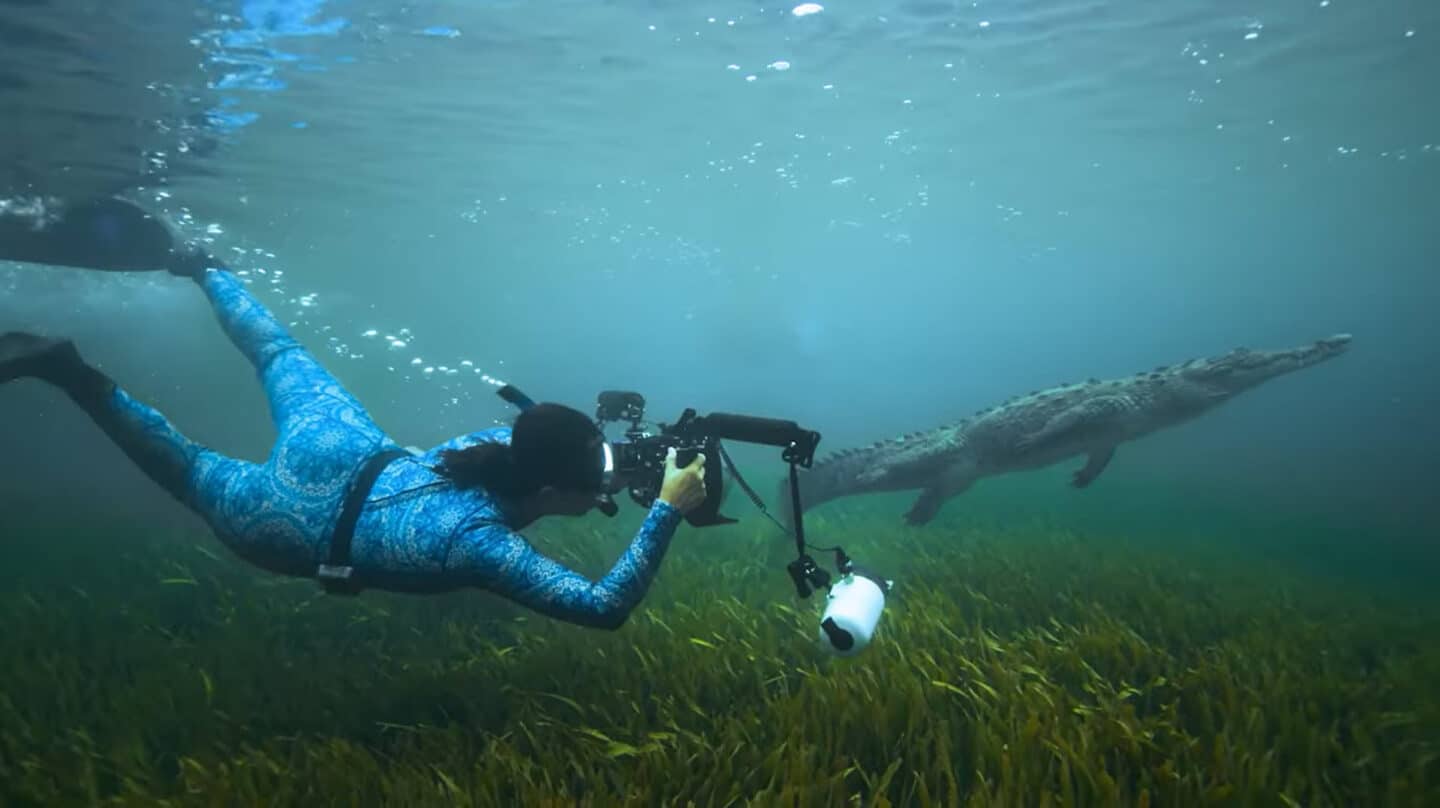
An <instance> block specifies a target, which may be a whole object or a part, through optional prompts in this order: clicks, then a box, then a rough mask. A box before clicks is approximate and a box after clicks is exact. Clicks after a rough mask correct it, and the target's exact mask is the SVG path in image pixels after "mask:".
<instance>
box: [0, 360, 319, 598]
mask: <svg viewBox="0 0 1440 808" xmlns="http://www.w3.org/2000/svg"><path fill="white" fill-rule="evenodd" d="M22 360H23V364H22ZM25 376H30V377H35V378H39V379H42V380H44V381H47V382H50V383H51V384H53V385H55V386H57V387H59V388H60V389H61V390H63V391H64V392H65V393H66V395H68V396H69V397H70V398H71V400H73V401H74V402H75V403H76V404H78V405H79V406H80V408H81V409H83V410H84V411H85V412H86V414H87V415H89V416H90V418H91V419H92V420H94V422H95V423H96V425H97V426H99V427H100V428H101V429H102V430H103V431H104V432H105V434H106V435H108V436H109V437H110V439H111V440H112V441H114V443H115V445H116V446H118V447H119V448H120V449H121V451H123V452H124V453H125V454H126V455H127V456H128V457H129V458H130V460H131V461H132V462H134V463H135V465H136V466H138V467H139V468H140V470H141V471H143V472H144V473H145V474H146V476H148V477H149V478H150V479H151V480H154V481H155V482H156V483H157V484H159V485H160V487H162V488H164V489H165V490H166V491H167V492H168V493H169V494H170V495H171V496H173V497H175V498H176V499H177V500H179V501H180V502H181V503H182V504H184V505H185V506H187V507H188V508H190V509H191V510H192V511H194V512H195V513H197V514H198V515H199V516H200V517H201V518H203V519H204V520H205V522H206V524H207V525H209V526H210V528H211V529H212V530H213V531H215V534H216V536H218V537H219V538H220V540H221V541H223V542H224V543H225V544H226V546H228V547H229V548H230V549H231V550H233V551H234V552H235V553H236V554H237V555H239V556H241V557H242V558H245V559H247V560H249V561H251V562H252V563H255V564H257V565H259V566H261V567H264V568H266V569H269V570H272V571H275V572H281V573H285V574H291V575H309V574H311V573H313V572H314V564H315V558H316V554H317V550H316V546H317V545H316V542H315V541H314V540H313V534H312V533H311V532H309V531H307V530H306V529H305V528H306V525H304V524H303V521H304V520H303V519H297V518H296V517H295V516H293V515H292V514H291V513H290V508H289V507H288V502H287V500H286V498H285V497H284V496H283V495H282V493H281V492H279V491H277V490H276V486H275V485H274V480H273V477H272V475H271V474H270V473H269V470H268V469H267V468H266V467H264V466H259V465H256V464H254V463H247V462H245V461H243V460H236V459H234V458H230V457H226V456H224V455H222V454H219V453H218V452H215V451H213V450H211V449H209V448H207V447H205V446H202V445H200V444H198V443H196V442H194V441H192V440H190V439H189V438H187V437H185V436H184V435H183V434H181V433H180V431H179V430H177V429H176V428H175V427H174V425H172V424H171V423H170V422H169V420H167V419H166V418H165V416H164V415H162V414H161V413H159V412H158V411H156V410H155V409H154V408H153V407H150V406H148V405H146V404H144V403H142V402H140V401H137V400H136V399H135V398H133V397H132V396H131V395H130V394H129V393H127V392H125V390H123V389H122V388H121V387H120V386H119V385H117V384H116V383H115V382H114V381H113V380H112V379H111V378H110V377H109V376H106V375H105V374H104V373H102V372H101V371H100V370H99V369H97V368H95V367H93V366H92V365H89V364H87V363H86V362H85V361H84V360H83V359H81V357H80V354H79V353H78V352H76V350H75V346H74V345H73V344H72V343H71V342H70V341H69V340H61V339H49V338H45V337H38V336H34V335H31V334H20V333H10V334H5V335H3V336H0V381H10V380H12V379H16V378H21V377H25Z"/></svg>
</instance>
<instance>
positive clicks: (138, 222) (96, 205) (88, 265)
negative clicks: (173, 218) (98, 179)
mask: <svg viewBox="0 0 1440 808" xmlns="http://www.w3.org/2000/svg"><path fill="white" fill-rule="evenodd" d="M0 260H7V261H24V262H28V263H34V264H48V265H51V266H67V267H79V268H81V269H99V270H105V271H108V272H149V271H158V270H168V271H170V272H172V273H174V274H177V275H192V274H194V272H195V269H194V265H195V263H196V261H197V260H198V254H197V252H196V251H195V250H193V249H190V248H188V247H186V246H185V245H181V244H178V243H177V240H176V238H175V234H174V233H173V232H172V231H171V229H170V228H169V227H168V226H167V225H166V224H165V223H164V222H163V221H161V220H160V219H159V218H157V217H155V216H151V215H150V214H149V213H146V212H145V211H144V210H143V209H141V208H140V207H139V206H137V205H135V204H134V203H131V202H127V201H125V200H123V199H116V198H114V197H101V198H96V199H87V200H84V201H81V202H66V201H60V202H53V201H51V200H45V201H44V202H43V203H42V202H25V203H22V202H18V201H15V200H0Z"/></svg>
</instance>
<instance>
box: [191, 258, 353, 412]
mask: <svg viewBox="0 0 1440 808" xmlns="http://www.w3.org/2000/svg"><path fill="white" fill-rule="evenodd" d="M198 280H199V283H200V286H201V288H202V289H204V290H205V295H206V296H207V297H208V298H209V299H210V303H211V305H212V306H213V307H214V309H215V316H216V317H217V318H219V320H220V326H221V328H223V329H224V331H225V333H226V335H228V336H229V337H230V340H231V342H233V343H235V346H236V347H237V348H239V349H240V352H241V353H243V354H244V355H245V358H247V359H249V360H250V363H251V364H252V365H254V366H255V370H256V372H257V373H258V374H259V376H260V383H261V384H262V385H263V386H264V388H265V395H266V397H267V398H268V399H269V401H270V413H271V415H272V416H273V418H274V420H275V428H276V429H277V430H278V431H280V432H281V433H282V435H283V434H284V433H285V432H287V431H289V430H290V429H291V427H293V426H294V422H295V420H296V419H297V418H299V417H302V416H303V415H304V414H306V413H311V412H313V411H314V410H316V409H317V408H319V409H328V410H332V411H337V412H338V411H339V410H344V411H345V413H346V415H345V419H344V420H345V422H346V423H347V424H348V425H350V426H354V427H359V428H362V429H365V430H373V431H375V432H378V431H379V429H378V428H377V427H375V425H374V424H373V423H371V421H370V417H369V415H368V414H367V413H366V412H365V408H364V407H363V406H361V404H360V402H359V401H358V400H356V399H355V397H354V396H352V395H350V393H349V392H348V391H346V390H345V388H344V387H343V386H342V385H341V384H340V382H339V381H338V380H337V379H336V378H335V377H334V376H332V375H331V374H330V372H329V371H327V370H326V369H325V368H324V367H323V366H321V364H320V363H319V362H318V361H316V359H315V357H314V356H313V355H311V353H310V352H309V351H307V350H306V349H305V347H304V346H303V345H301V344H300V343H299V341H297V340H296V339H295V338H294V337H293V336H291V335H290V332H289V331H288V330H286V328H285V326H283V325H281V323H280V321H279V320H277V319H276V318H275V315H274V314H272V313H271V312H270V310H269V309H267V308H265V305H264V304H263V303H261V302H260V301H259V300H256V299H255V297H254V296H252V295H251V294H250V293H249V292H248V291H247V290H246V289H245V283H244V281H243V280H241V279H240V278H238V277H236V276H235V275H234V274H233V273H231V272H228V271H221V270H210V271H209V272H206V273H204V275H202V276H201V277H200V278H199V279H198Z"/></svg>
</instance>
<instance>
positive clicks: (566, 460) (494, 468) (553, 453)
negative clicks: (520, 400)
mask: <svg viewBox="0 0 1440 808" xmlns="http://www.w3.org/2000/svg"><path fill="white" fill-rule="evenodd" d="M604 439H605V438H604V435H602V434H601V432H600V429H599V427H597V426H595V424H594V423H592V422H591V421H590V419H589V418H587V417H585V414H584V413H582V412H580V411H579V410H573V409H571V408H569V407H566V406H563V405H560V404H536V405H535V406H533V407H531V408H529V409H527V410H525V411H524V412H522V413H520V415H519V417H517V418H516V419H515V426H514V429H513V430H512V432H511V438H510V444H509V445H506V444H503V443H480V444H476V445H475V446H470V447H467V448H465V449H448V450H446V451H444V452H441V453H440V466H439V468H437V469H436V470H437V471H438V472H439V473H440V474H441V475H443V476H445V477H447V478H448V479H450V480H451V481H452V482H454V483H455V485H456V486H457V487H459V488H476V487H479V488H484V489H486V490H488V491H491V492H493V493H495V494H499V495H501V496H506V497H520V496H526V495H528V494H533V493H534V492H536V491H538V490H540V489H541V488H543V487H545V486H547V485H549V486H555V487H556V488H564V489H569V490H572V491H591V490H598V489H599V487H600V472H601V463H602V461H603V450H602V449H601V444H602V443H603V442H604Z"/></svg>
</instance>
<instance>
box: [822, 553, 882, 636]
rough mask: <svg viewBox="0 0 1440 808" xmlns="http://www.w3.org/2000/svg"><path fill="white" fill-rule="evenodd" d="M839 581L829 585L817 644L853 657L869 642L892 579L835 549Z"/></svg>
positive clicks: (877, 622)
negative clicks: (857, 563)
mask: <svg viewBox="0 0 1440 808" xmlns="http://www.w3.org/2000/svg"><path fill="white" fill-rule="evenodd" d="M835 555H836V561H837V564H836V566H837V567H838V568H839V570H840V580H839V581H837V582H835V584H833V585H832V586H831V587H830V594H829V595H827V596H826V598H825V612H824V614H822V615H821V616H820V645H821V646H822V647H824V648H825V650H826V651H828V652H830V653H832V654H834V655H836V656H842V657H848V656H854V655H855V654H858V653H860V652H861V651H863V650H864V649H865V647H866V646H867V645H869V644H870V640H871V639H872V638H873V637H874V636H875V627H876V625H878V624H879V622H880V615H882V614H884V612H885V594H886V593H887V592H889V591H890V590H891V588H893V587H894V586H895V582H894V581H891V580H889V579H887V578H882V577H881V576H879V575H877V574H875V573H874V572H871V571H870V570H867V569H865V568H864V567H859V566H856V564H855V563H854V562H852V561H851V560H850V559H849V558H848V557H847V556H846V555H845V551H844V550H840V549H838V548H837V549H836V553H835Z"/></svg>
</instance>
